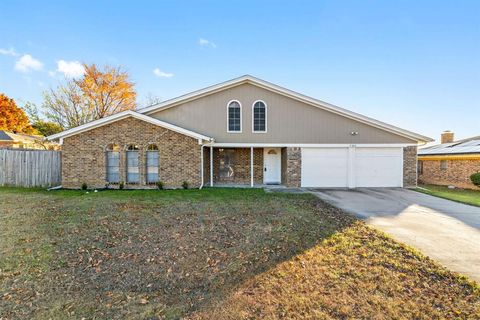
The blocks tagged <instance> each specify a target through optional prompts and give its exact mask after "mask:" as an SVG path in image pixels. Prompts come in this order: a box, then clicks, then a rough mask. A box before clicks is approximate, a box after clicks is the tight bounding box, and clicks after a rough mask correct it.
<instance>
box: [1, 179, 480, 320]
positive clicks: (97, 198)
mask: <svg viewBox="0 0 480 320" xmlns="http://www.w3.org/2000/svg"><path fill="white" fill-rule="evenodd" d="M0 201H1V202H2V204H4V205H3V206H2V208H1V209H0V233H1V234H2V239H1V240H0V318H2V317H3V318H6V319H10V318H12V319H14V318H65V317H72V318H82V317H85V318H109V319H112V318H117V319H120V318H122V319H125V318H131V319H133V318H135V319H136V318H153V319H155V318H169V319H178V318H182V317H187V318H188V317H190V318H195V319H198V318H203V319H212V318H217V319H218V318H231V319H238V318H244V319H251V318H282V317H283V318H308V317H310V318H319V317H320V318H321V317H332V318H338V317H340V318H348V317H355V318H362V317H363V318H371V317H372V316H377V317H379V318H391V317H398V318H402V317H407V318H411V317H418V318H422V317H424V318H427V317H428V318H431V317H437V316H440V315H444V316H448V317H450V316H451V317H455V316H456V317H468V316H470V317H473V316H475V315H478V312H479V301H480V295H479V292H478V288H476V287H475V285H473V284H472V283H470V282H468V281H467V280H465V279H462V278H460V277H458V276H456V275H455V274H453V273H450V272H449V271H447V270H445V269H443V268H441V267H439V266H438V265H436V264H435V263H433V262H432V261H430V260H428V259H426V258H424V257H422V256H421V255H419V254H417V253H416V252H413V251H411V250H410V249H408V248H406V247H404V246H402V245H400V244H398V243H396V242H394V241H392V240H390V239H389V238H388V237H385V236H383V235H382V234H380V233H378V232H376V231H374V230H372V229H370V228H368V227H366V226H365V225H364V224H363V223H360V222H357V221H356V220H355V219H353V218H352V217H350V216H348V215H345V214H344V213H343V212H341V211H339V210H337V209H335V208H333V207H331V206H329V205H327V204H325V203H323V202H320V201H318V200H317V199H316V198H314V197H312V196H310V195H292V194H267V193H264V192H263V191H262V190H248V189H241V190H235V189H228V190H225V189H207V190H202V191H197V190H187V191H180V190H179V191H154V190H152V191H130V192H129V191H125V192H121V191H117V192H115V191H108V192H98V193H89V194H86V193H85V192H81V191H60V192H50V193H46V192H40V191H38V192H23V191H21V190H19V189H2V190H1V191H0ZM19 203H21V205H19Z"/></svg>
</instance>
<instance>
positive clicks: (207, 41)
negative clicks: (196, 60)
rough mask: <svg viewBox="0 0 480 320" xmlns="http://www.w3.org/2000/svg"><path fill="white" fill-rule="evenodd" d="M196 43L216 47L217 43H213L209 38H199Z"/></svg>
mask: <svg viewBox="0 0 480 320" xmlns="http://www.w3.org/2000/svg"><path fill="white" fill-rule="evenodd" d="M198 44H199V45H200V46H202V47H211V48H216V47H217V45H216V44H215V43H213V42H212V41H210V40H207V39H204V38H200V39H199V40H198Z"/></svg>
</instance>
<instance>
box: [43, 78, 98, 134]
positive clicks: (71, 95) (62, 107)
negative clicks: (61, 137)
mask: <svg viewBox="0 0 480 320" xmlns="http://www.w3.org/2000/svg"><path fill="white" fill-rule="evenodd" d="M43 108H44V110H45V116H46V117H47V118H48V119H50V120H51V121H53V122H55V123H57V124H58V125H60V126H62V127H63V128H72V127H76V126H79V125H82V124H84V123H87V122H89V121H91V120H93V119H94V111H93V110H92V109H91V107H90V106H89V105H88V104H85V103H84V99H83V96H82V92H81V90H80V88H79V87H78V86H77V84H76V83H75V82H74V81H73V80H68V81H67V82H66V83H65V84H64V85H60V86H58V87H57V89H56V90H54V89H50V90H49V91H46V92H44V95H43Z"/></svg>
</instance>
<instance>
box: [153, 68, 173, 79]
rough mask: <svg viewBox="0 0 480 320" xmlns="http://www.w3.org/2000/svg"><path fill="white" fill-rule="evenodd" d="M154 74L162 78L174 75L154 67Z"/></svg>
mask: <svg viewBox="0 0 480 320" xmlns="http://www.w3.org/2000/svg"><path fill="white" fill-rule="evenodd" d="M153 74H154V75H156V76H157V77H160V78H171V77H173V73H168V72H163V71H162V70H160V69H159V68H155V69H153Z"/></svg>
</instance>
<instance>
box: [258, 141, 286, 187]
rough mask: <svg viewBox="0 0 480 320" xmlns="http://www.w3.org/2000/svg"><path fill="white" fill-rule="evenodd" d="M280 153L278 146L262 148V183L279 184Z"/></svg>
mask: <svg viewBox="0 0 480 320" xmlns="http://www.w3.org/2000/svg"><path fill="white" fill-rule="evenodd" d="M281 163H282V155H281V151H280V148H264V149H263V183H265V184H280V182H281V180H282V178H281Z"/></svg>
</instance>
